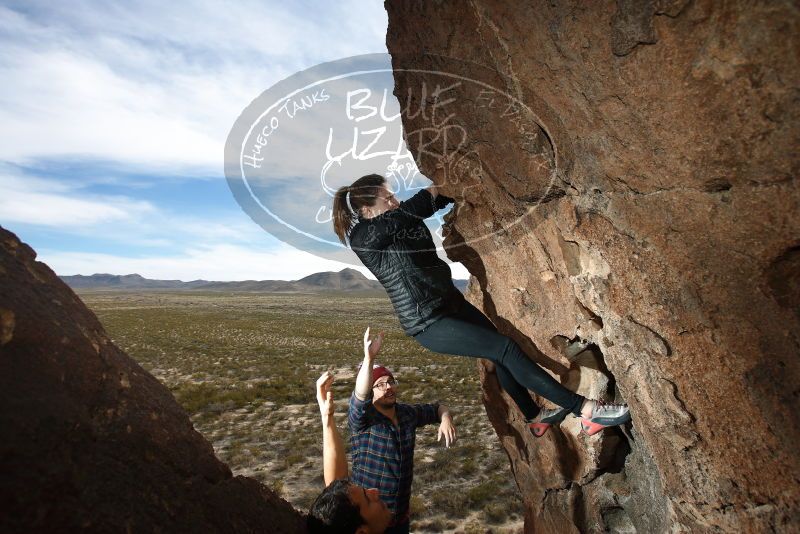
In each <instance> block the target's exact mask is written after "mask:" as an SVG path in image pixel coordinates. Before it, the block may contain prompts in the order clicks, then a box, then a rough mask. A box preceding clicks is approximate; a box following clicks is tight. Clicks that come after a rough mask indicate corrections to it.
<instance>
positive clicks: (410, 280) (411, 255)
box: [349, 189, 464, 336]
mask: <svg viewBox="0 0 800 534" xmlns="http://www.w3.org/2000/svg"><path fill="white" fill-rule="evenodd" d="M451 202H453V199H451V198H448V197H445V196H442V195H438V196H437V197H436V198H435V199H434V198H433V195H431V194H430V193H429V192H428V191H427V190H426V189H423V190H421V191H419V192H418V193H417V194H415V195H414V196H413V197H411V198H409V199H408V200H406V201H404V202H401V203H400V207H398V208H397V209H394V210H389V211H386V212H384V213H382V214H380V215H378V216H377V217H373V218H372V219H365V218H363V217H362V218H359V219H358V221H357V222H356V224H355V226H353V228H352V229H351V230H350V234H349V241H350V247H351V248H352V249H353V252H355V253H356V255H357V256H358V258H359V259H360V260H361V262H362V263H363V264H364V265H365V266H366V267H367V269H369V270H370V271H372V274H374V275H375V278H377V279H378V281H379V282H380V283H381V284H382V285H383V287H384V289H386V292H387V293H388V294H389V299H390V300H391V301H392V305H393V306H394V310H395V313H397V318H398V319H400V324H401V325H402V326H403V329H404V330H405V332H406V334H408V335H410V336H413V335H415V334H418V333H419V332H421V331H422V330H424V329H425V328H427V327H428V326H429V325H430V324H432V323H433V322H435V321H436V320H437V319H439V318H441V317H443V316H444V315H447V314H450V313H454V312H456V311H457V310H458V309H459V308H460V307H461V303H462V302H463V301H464V296H463V295H462V294H461V292H460V291H459V290H458V289H456V287H455V286H454V285H453V279H452V274H451V273H450V267H449V266H448V265H447V263H445V262H444V261H442V260H441V259H440V258H439V256H437V255H436V245H434V243H433V238H432V237H431V232H430V230H428V227H427V226H425V223H424V222H423V221H424V220H425V219H426V218H428V217H430V216H431V215H433V214H434V213H436V211H438V210H440V209H442V208H444V207H445V206H447V205H448V204H449V203H451Z"/></svg>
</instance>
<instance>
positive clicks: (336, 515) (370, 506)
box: [307, 479, 392, 534]
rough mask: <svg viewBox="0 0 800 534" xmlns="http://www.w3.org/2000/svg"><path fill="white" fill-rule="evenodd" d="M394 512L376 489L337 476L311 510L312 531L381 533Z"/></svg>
mask: <svg viewBox="0 0 800 534" xmlns="http://www.w3.org/2000/svg"><path fill="white" fill-rule="evenodd" d="M391 521H392V512H391V511H390V510H389V508H388V507H387V506H386V503H384V502H383V501H382V500H381V499H380V497H379V496H378V490H376V489H364V488H362V487H361V486H356V485H355V484H353V483H351V482H350V481H349V480H347V479H340V480H334V481H333V482H332V483H331V484H330V485H329V486H328V487H327V488H325V489H324V490H322V493H320V494H319V496H318V497H317V498H316V500H315V501H314V503H313V504H312V505H311V509H310V510H309V511H308V521H307V524H308V531H309V533H310V534H317V533H319V534H323V533H324V534H380V533H382V532H384V531H385V530H386V529H387V528H388V527H389V524H390V523H391Z"/></svg>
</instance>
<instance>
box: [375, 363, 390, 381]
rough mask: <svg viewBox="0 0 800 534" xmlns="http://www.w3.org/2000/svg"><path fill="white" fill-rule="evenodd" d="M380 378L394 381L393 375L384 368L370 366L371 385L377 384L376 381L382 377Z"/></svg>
mask: <svg viewBox="0 0 800 534" xmlns="http://www.w3.org/2000/svg"><path fill="white" fill-rule="evenodd" d="M382 376H388V377H389V378H391V379H392V380H394V375H393V374H392V372H391V371H390V370H388V369H387V368H386V367H384V366H382V365H373V366H372V383H373V384H374V383H375V382H377V381H378V379H379V378H380V377H382Z"/></svg>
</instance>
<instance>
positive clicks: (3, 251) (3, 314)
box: [0, 228, 304, 534]
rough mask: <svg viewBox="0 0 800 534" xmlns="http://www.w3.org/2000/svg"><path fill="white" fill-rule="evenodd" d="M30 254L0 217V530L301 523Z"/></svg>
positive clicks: (230, 528) (221, 528) (201, 528)
mask: <svg viewBox="0 0 800 534" xmlns="http://www.w3.org/2000/svg"><path fill="white" fill-rule="evenodd" d="M35 258H36V254H35V253H34V251H33V250H32V249H31V248H30V247H28V246H27V245H25V244H22V243H20V241H19V240H18V239H17V237H16V236H15V235H13V234H11V233H10V232H8V231H6V230H4V229H2V228H0V433H1V434H0V436H2V439H0V466H2V476H0V502H2V503H3V505H2V507H3V513H2V514H0V531H2V532H9V533H12V532H72V531H77V530H86V531H96V532H270V533H274V532H283V533H292V534H294V533H296V532H303V531H304V520H303V518H302V516H300V514H298V513H297V512H295V511H294V510H293V509H292V508H291V506H290V505H289V504H288V503H287V502H285V501H283V500H282V499H280V498H278V497H276V496H275V495H274V494H273V493H272V492H271V491H270V490H269V489H268V488H266V487H264V486H263V485H261V484H260V483H258V482H257V481H255V480H253V479H249V478H246V477H241V476H238V477H233V476H232V475H231V472H230V469H228V467H227V466H226V465H225V464H223V463H222V462H220V461H219V460H218V459H217V458H216V457H215V456H214V451H213V449H212V447H211V444H210V443H208V441H206V440H205V439H204V438H203V437H202V436H201V435H200V434H199V433H197V432H196V431H195V430H194V428H193V427H192V424H191V422H190V421H189V418H188V416H187V415H186V413H185V412H184V411H183V410H182V409H181V407H180V406H179V405H178V403H177V402H176V401H175V399H174V398H173V397H172V395H171V394H170V393H169V391H168V390H167V389H166V388H165V387H164V386H163V385H161V384H160V383H159V382H158V381H157V380H156V379H155V378H153V377H152V376H151V375H150V374H148V373H147V372H146V371H145V370H143V369H142V368H141V367H139V366H138V365H137V364H136V363H135V362H134V361H133V360H132V359H131V358H129V357H128V356H127V355H126V354H124V353H123V352H122V351H121V350H119V349H118V348H117V347H115V346H114V345H113V344H112V343H111V341H110V340H109V339H108V336H107V335H106V333H105V332H104V331H103V328H102V326H101V325H100V323H99V321H98V320H97V318H96V317H95V316H94V314H92V313H91V312H90V311H89V310H88V309H87V308H86V306H84V304H83V303H82V302H81V301H80V300H79V299H78V297H77V296H76V295H75V294H74V293H73V292H72V291H71V290H70V289H69V288H68V287H67V286H66V285H65V284H64V283H63V282H62V281H61V280H59V279H58V277H57V276H56V275H55V273H53V271H51V270H50V269H49V268H48V267H47V266H46V265H44V264H43V263H40V262H37V261H35Z"/></svg>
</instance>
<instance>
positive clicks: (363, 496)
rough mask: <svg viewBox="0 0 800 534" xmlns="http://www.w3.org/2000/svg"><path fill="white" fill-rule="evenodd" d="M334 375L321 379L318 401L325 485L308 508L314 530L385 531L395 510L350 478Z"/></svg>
mask: <svg viewBox="0 0 800 534" xmlns="http://www.w3.org/2000/svg"><path fill="white" fill-rule="evenodd" d="M332 385H333V375H332V374H331V373H330V372H329V371H326V372H324V373H323V374H322V376H320V377H319V379H318V380H317V403H318V404H319V410H320V416H321V417H322V464H323V467H322V471H323V478H324V480H325V486H326V487H325V489H324V490H323V491H322V493H320V494H319V496H318V497H317V498H316V500H314V503H313V504H312V505H311V508H310V509H309V511H308V518H307V522H306V524H307V526H308V531H309V533H310V534H382V533H384V532H386V529H387V528H388V527H389V525H390V523H391V522H392V512H391V511H390V510H389V507H388V506H387V505H386V503H384V502H383V501H382V500H381V499H380V496H379V495H378V490H376V489H367V488H364V487H362V486H358V485H356V484H354V483H352V482H351V481H350V480H349V479H348V478H347V471H348V470H347V457H346V455H345V452H344V443H343V442H342V437H341V435H340V434H339V429H338V428H337V427H336V421H335V419H334V416H333V413H334V403H333V392H332V390H331V386H332Z"/></svg>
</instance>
